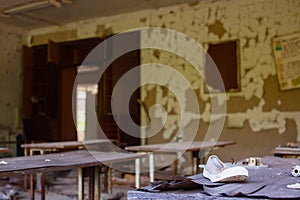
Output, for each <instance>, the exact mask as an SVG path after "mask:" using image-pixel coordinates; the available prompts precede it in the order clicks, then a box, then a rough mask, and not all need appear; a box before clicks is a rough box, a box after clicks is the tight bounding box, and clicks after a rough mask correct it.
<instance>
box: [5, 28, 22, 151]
mask: <svg viewBox="0 0 300 200" xmlns="http://www.w3.org/2000/svg"><path fill="white" fill-rule="evenodd" d="M0 44H1V48H0V97H1V98H0V113H1V114H0V141H13V140H15V139H16V138H15V136H16V134H17V133H19V132H20V129H19V128H20V126H21V119H20V109H21V107H20V106H21V104H22V89H21V88H22V70H21V69H22V68H21V60H22V57H21V47H22V37H21V36H20V34H15V33H12V32H9V31H5V30H0ZM2 146H6V145H5V144H3V145H2ZM11 148H12V149H14V148H15V147H14V146H13V147H11Z"/></svg>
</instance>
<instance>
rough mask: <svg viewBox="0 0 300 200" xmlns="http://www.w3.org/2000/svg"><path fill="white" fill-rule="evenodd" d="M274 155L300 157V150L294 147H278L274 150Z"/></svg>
mask: <svg viewBox="0 0 300 200" xmlns="http://www.w3.org/2000/svg"><path fill="white" fill-rule="evenodd" d="M273 153H274V155H298V156H300V148H292V147H276V148H275V149H274V150H273Z"/></svg>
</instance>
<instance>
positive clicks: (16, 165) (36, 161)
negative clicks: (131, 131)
mask: <svg viewBox="0 0 300 200" xmlns="http://www.w3.org/2000/svg"><path fill="white" fill-rule="evenodd" d="M142 157H144V155H141V154H134V153H120V152H99V151H87V150H76V151H68V152H63V153H52V154H44V155H34V156H20V157H12V158H7V159H5V160H4V161H5V162H6V164H3V165H0V176H8V175H9V176H12V175H20V174H21V175H23V174H29V175H30V199H31V200H33V199H34V175H35V174H37V173H46V172H53V171H62V170H69V169H75V168H77V169H78V200H84V176H83V169H89V172H90V173H89V199H90V200H99V199H100V191H101V190H100V171H101V168H102V167H104V166H108V167H109V166H110V165H111V164H114V163H119V162H125V161H130V160H139V159H140V158H142ZM137 167H139V166H136V171H139V169H137ZM41 186H42V188H41V199H42V200H44V199H45V184H44V180H42V184H41Z"/></svg>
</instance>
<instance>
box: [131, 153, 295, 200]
mask: <svg viewBox="0 0 300 200" xmlns="http://www.w3.org/2000/svg"><path fill="white" fill-rule="evenodd" d="M262 162H263V164H265V165H268V167H251V166H248V167H246V168H247V169H248V172H249V178H248V180H247V181H246V182H244V183H240V182H236V183H212V182H210V181H209V180H208V179H206V178H205V177H204V176H203V174H202V173H201V174H197V175H194V176H190V177H187V179H183V181H182V182H180V179H178V180H177V181H176V182H175V181H174V180H172V181H164V182H162V183H161V187H160V190H159V189H158V188H159V183H157V184H156V185H155V186H154V187H148V189H149V188H150V189H151V188H152V189H155V190H156V192H155V193H153V192H146V191H147V187H144V189H146V190H145V191H129V192H128V194H127V199H129V200H135V199H161V200H169V199H185V200H188V199H193V200H194V199H226V200H227V199H229V198H230V199H249V198H252V199H253V198H259V199H300V191H299V190H297V189H290V188H287V185H290V184H295V183H297V182H299V180H298V177H293V176H292V175H291V174H290V170H291V167H292V166H294V165H300V160H299V159H286V158H285V159H284V158H279V157H270V156H268V157H263V158H262ZM191 182H192V183H194V184H196V185H194V184H193V185H191ZM153 185H154V184H153ZM171 186H173V187H171ZM192 186H194V187H192ZM168 187H169V188H171V190H169V191H166V190H167V189H168ZM192 188H194V190H191V189H192ZM195 188H196V189H195ZM175 189H176V190H175ZM184 189H186V190H184ZM209 195H211V196H209ZM230 199H229V200H230Z"/></svg>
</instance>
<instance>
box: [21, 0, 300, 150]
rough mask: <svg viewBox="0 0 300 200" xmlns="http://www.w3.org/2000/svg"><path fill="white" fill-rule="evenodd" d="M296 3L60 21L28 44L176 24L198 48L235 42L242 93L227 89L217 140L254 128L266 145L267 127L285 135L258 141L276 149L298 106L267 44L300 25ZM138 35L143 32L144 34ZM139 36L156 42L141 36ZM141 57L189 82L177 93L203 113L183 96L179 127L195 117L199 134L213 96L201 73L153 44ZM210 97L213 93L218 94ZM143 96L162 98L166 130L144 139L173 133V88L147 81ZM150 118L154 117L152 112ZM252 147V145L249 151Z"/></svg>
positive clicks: (292, 130)
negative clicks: (223, 120) (281, 79)
mask: <svg viewBox="0 0 300 200" xmlns="http://www.w3.org/2000/svg"><path fill="white" fill-rule="evenodd" d="M299 8H300V1H298V0H250V1H240V0H220V1H213V0H204V1H200V2H199V3H193V4H184V5H177V6H172V7H167V8H161V9H153V10H145V11H139V12H134V13H130V14H122V15H118V16H112V17H104V18H99V19H93V20H87V21H84V22H77V23H72V24H67V25H64V26H61V27H48V28H44V29H37V30H33V31H31V32H30V33H29V35H28V38H27V44H28V45H37V44H42V43H47V42H48V40H49V39H51V40H53V41H67V40H75V39H82V38H88V37H99V36H100V37H106V36H109V35H111V34H115V33H119V32H121V31H124V30H128V29H131V28H137V27H147V26H154V27H162V28H169V29H173V30H177V31H179V32H182V33H184V34H186V35H188V36H189V37H191V38H193V39H194V40H196V41H198V42H199V43H200V44H202V45H203V46H205V44H207V43H210V42H221V41H228V40H238V41H239V51H240V80H241V81H240V84H241V85H240V87H241V91H240V92H238V93H228V94H227V118H226V123H225V127H224V130H223V133H222V135H221V138H226V139H232V140H235V139H237V140H238V137H236V136H235V134H237V132H243V133H244V134H245V133H246V134H251V135H252V134H253V133H254V132H257V135H256V136H257V139H258V140H260V139H261V140H265V143H267V140H268V137H269V135H268V133H269V132H270V131H271V132H272V133H274V134H276V135H281V136H283V137H280V139H278V140H277V141H276V142H274V143H272V144H270V145H269V146H268V144H264V145H267V149H268V150H270V149H271V148H274V144H275V143H277V144H279V143H281V144H284V143H285V142H286V141H288V140H296V139H297V140H298V141H300V127H299V126H300V122H299V120H300V118H299V113H300V112H299V110H300V106H299V105H298V104H297V102H299V101H297V100H298V99H299V97H300V95H299V90H292V91H287V92H281V91H279V89H278V85H277V80H276V78H277V77H276V68H275V65H274V60H273V54H272V48H271V39H272V38H273V37H275V36H278V35H284V34H288V33H294V32H299V31H300V13H299ZM141 37H142V39H143V38H147V37H146V36H145V35H144V36H143V35H142V36H141ZM164 39H165V40H169V45H170V46H172V45H173V46H175V48H178V49H180V47H181V44H182V41H176V39H174V38H172V37H170V38H164ZM142 41H143V42H145V43H147V42H149V43H152V42H160V40H158V41H147V39H146V40H142ZM182 51H183V54H184V53H186V54H195V55H196V53H197V52H194V51H193V49H182ZM141 62H142V63H154V62H158V63H161V64H165V65H168V66H172V67H173V68H174V69H176V70H177V71H178V72H179V73H180V74H182V75H183V76H185V77H186V78H187V79H188V80H189V81H190V83H191V85H192V88H187V87H185V86H182V87H181V85H180V84H179V85H178V91H179V94H178V95H180V96H182V97H184V98H186V99H189V95H190V94H189V93H190V92H195V94H197V97H198V100H199V107H200V112H201V115H200V116H193V114H194V113H193V108H190V107H189V104H188V103H187V102H186V103H185V105H181V106H183V107H184V109H185V110H186V111H187V113H189V114H190V117H187V118H184V119H183V120H184V124H185V127H184V128H183V129H184V130H189V129H190V126H195V124H194V121H195V119H197V118H200V119H201V120H200V125H199V127H200V128H199V134H198V136H197V138H202V137H203V134H205V130H206V126H207V124H208V120H209V118H210V108H211V99H210V98H208V95H205V94H204V92H203V80H202V78H201V76H200V75H199V73H198V72H197V71H196V70H195V69H193V66H191V64H189V63H187V62H186V61H184V59H182V58H180V56H177V55H174V54H170V53H168V52H164V51H159V50H153V49H150V50H143V51H142V54H141ZM199 70H200V71H201V70H203V69H199ZM158 75H159V74H158V73H157V72H156V71H155V70H153V71H151V72H149V71H146V70H142V72H141V79H142V80H144V81H147V80H148V79H150V78H153V79H154V80H153V81H155V77H159V76H158ZM214 98H218V95H215V97H214ZM141 100H142V101H143V102H144V103H145V105H146V108H149V107H150V106H151V105H152V104H156V103H160V104H162V105H164V106H165V110H166V111H167V112H168V114H169V115H168V118H167V122H166V125H165V129H164V130H162V131H161V132H160V133H161V134H157V135H155V136H153V137H151V138H149V139H148V142H150V143H152V142H158V141H159V142H161V141H162V140H165V141H168V140H170V139H172V136H174V132H175V131H176V130H178V124H179V123H178V120H179V119H180V118H179V116H180V109H179V104H178V101H176V97H175V96H174V94H173V93H172V92H170V91H169V90H167V89H166V88H165V87H162V86H158V85H148V86H144V87H142V90H141ZM222 103H223V102H222V101H221V102H219V104H222ZM156 117H157V118H159V116H158V115H157V116H156ZM141 118H142V123H143V124H147V122H148V117H147V115H146V112H145V111H144V110H143V109H142V117H141ZM287 121H291V122H292V123H287ZM289 124H291V126H290V127H289ZM232 130H238V131H232ZM144 134H146V133H144ZM256 136H255V137H256ZM183 137H186V138H189V135H188V134H185V135H183ZM237 142H240V141H237ZM250 143H251V142H250ZM252 143H253V142H252ZM272 145H273V146H272ZM236 147H242V146H241V145H237V146H236ZM225 151H226V150H225ZM245 151H247V149H246V150H245ZM245 151H244V152H245ZM250 151H251V149H249V151H248V152H250ZM266 152H267V151H264V153H266Z"/></svg>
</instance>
